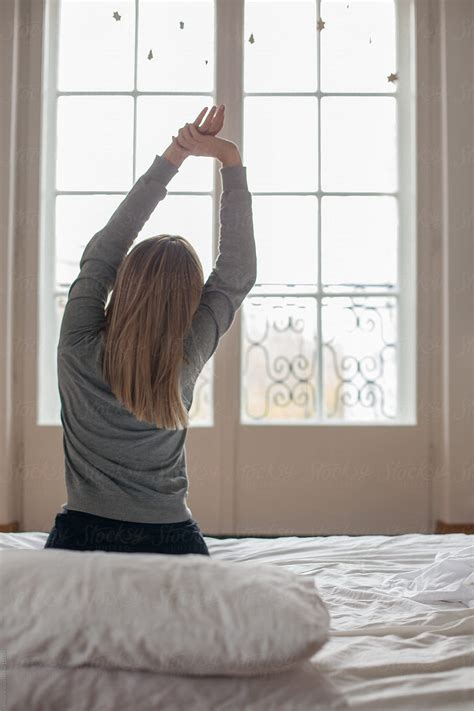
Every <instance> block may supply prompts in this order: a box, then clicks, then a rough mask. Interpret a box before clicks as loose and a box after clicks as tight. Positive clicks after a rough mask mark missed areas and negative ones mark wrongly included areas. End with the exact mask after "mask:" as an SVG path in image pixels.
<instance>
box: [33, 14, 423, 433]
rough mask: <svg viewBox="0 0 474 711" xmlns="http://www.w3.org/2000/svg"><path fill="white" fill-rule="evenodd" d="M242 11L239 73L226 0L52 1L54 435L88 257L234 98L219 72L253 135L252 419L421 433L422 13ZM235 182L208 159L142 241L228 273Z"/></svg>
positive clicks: (49, 217) (49, 372)
mask: <svg viewBox="0 0 474 711" xmlns="http://www.w3.org/2000/svg"><path fill="white" fill-rule="evenodd" d="M227 1H228V0H227ZM235 2H236V3H240V4H241V5H242V9H243V12H242V26H241V27H240V28H239V27H235V32H236V34H237V35H238V33H239V32H240V34H241V35H242V37H243V47H241V48H240V50H241V52H240V54H239V55H238V56H231V53H232V50H230V51H229V52H222V51H221V52H220V53H219V56H220V57H221V58H222V59H221V61H223V62H225V63H226V67H225V71H221V72H220V73H216V71H215V69H216V68H215V66H214V65H215V61H216V56H217V54H216V47H217V46H218V45H219V43H220V44H221V46H223V45H225V43H226V35H225V32H224V29H225V28H221V27H220V26H219V17H220V16H221V15H220V14H219V13H216V6H217V5H220V6H221V7H223V6H224V5H225V3H226V0H215V2H213V0H195V1H192V0H188V1H187V2H181V1H180V0H173V1H168V2H163V1H162V0H120V1H119V2H116V1H115V0H113V1H112V0H91V1H89V0H50V2H49V5H48V12H47V33H46V37H47V43H46V44H47V50H46V53H45V88H46V91H45V110H44V122H43V131H44V136H43V139H44V140H43V154H44V160H43V180H42V186H43V187H42V198H43V200H42V205H43V215H42V223H43V228H42V242H41V244H42V252H41V295H40V296H41V299H40V302H41V304H40V305H41V314H40V315H41V330H40V344H41V345H40V378H39V388H40V393H39V395H40V397H39V400H40V421H41V422H42V423H51V424H57V423H59V402H58V398H57V395H56V392H57V386H56V380H55V378H56V375H55V346H56V343H57V336H58V330H59V324H60V319H61V316H62V309H63V307H64V303H65V298H66V294H67V290H68V288H69V285H70V283H71V282H72V280H73V279H74V278H75V276H76V274H77V270H78V264H79V259H80V255H81V252H82V250H83V248H84V246H85V244H86V243H87V241H88V240H89V239H90V238H91V237H92V235H93V234H94V233H95V232H96V231H97V230H98V229H100V228H101V227H102V226H103V225H104V224H105V223H106V222H107V220H108V218H109V217H110V215H111V213H112V212H113V210H114V209H115V207H116V206H117V205H118V204H119V202H120V201H121V200H122V199H123V197H124V196H125V194H126V192H127V191H128V190H129V188H130V187H131V184H132V182H134V181H135V180H136V179H137V178H138V177H139V175H140V174H141V173H142V172H143V171H144V170H146V168H147V167H148V166H149V164H150V163H151V162H152V160H153V158H154V156H155V154H156V153H158V152H161V151H162V150H164V148H165V147H166V145H167V142H168V141H169V139H170V137H171V135H172V134H173V133H176V131H177V128H178V127H179V126H180V125H182V123H183V122H184V121H187V120H190V117H193V116H195V115H196V114H197V113H198V112H199V110H200V109H201V108H202V107H203V106H205V105H207V106H210V105H211V104H212V103H217V102H220V101H221V99H220V94H221V88H220V87H219V85H215V77H216V76H217V75H218V76H220V77H226V80H227V81H231V82H232V81H233V80H234V79H235V86H240V85H242V86H243V93H242V96H238V97H237V100H236V102H235V103H233V104H232V107H233V108H232V110H233V111H235V116H234V117H230V116H229V115H228V120H229V119H230V121H231V123H232V124H233V125H237V126H239V125H240V126H241V129H242V130H241V136H240V139H241V141H242V149H243V159H244V164H245V165H247V166H248V179H249V188H250V190H251V191H252V195H253V206H254V224H255V236H256V241H257V252H258V278H257V284H256V286H255V288H254V290H253V292H252V294H250V295H249V297H248V298H247V299H246V301H245V303H244V306H243V309H242V312H241V319H240V320H239V321H238V323H239V324H240V328H241V373H240V391H241V398H240V411H241V415H240V418H241V422H242V423H243V424H285V423H289V424H305V423H307V424H330V423H334V424H337V423H339V424H340V423H342V424H347V423H350V424H355V423H360V424H380V423H382V424H392V423H399V422H402V423H406V422H413V421H414V417H415V407H414V402H415V385H416V383H415V369H414V363H415V358H414V352H415V326H416V323H415V299H414V293H415V289H414V287H415V284H414V273H415V263H414V261H415V252H416V250H415V230H414V219H415V209H414V207H415V206H414V171H413V165H412V161H413V155H414V141H413V137H412V134H413V130H412V126H413V115H412V114H413V111H412V103H413V80H412V74H413V67H412V56H411V54H410V50H411V46H412V44H411V35H410V33H411V26H412V25H411V18H410V9H411V2H410V0H365V1H363V0H235ZM223 11H224V10H223ZM55 40H56V41H55ZM229 46H231V47H235V43H231V45H229ZM239 80H242V81H241V82H239ZM233 119H235V120H233ZM236 139H239V137H238V136H236ZM215 178H216V172H215V171H214V172H213V165H212V162H211V161H208V160H202V159H196V158H190V159H188V160H187V161H186V162H185V163H184V164H183V166H182V167H181V168H180V172H179V174H178V175H177V176H176V177H175V178H174V179H173V181H172V183H170V185H169V186H168V192H169V195H168V197H167V198H166V200H165V201H164V202H162V203H161V204H160V206H159V207H158V209H157V211H156V213H155V214H154V215H153V216H152V217H151V218H150V220H149V222H148V223H147V224H146V226H145V228H144V230H143V232H142V233H141V234H140V237H139V240H140V239H146V238H147V237H149V236H151V235H153V234H159V233H161V232H172V233H178V234H182V235H184V236H186V237H187V238H188V239H190V240H191V241H192V242H193V243H194V244H195V245H196V248H197V250H198V252H199V255H200V257H201V260H202V262H203V266H204V269H205V271H206V272H209V270H210V268H211V265H212V259H213V256H214V255H215V246H216V243H217V233H218V221H217V220H216V216H217V214H218V213H217V211H216V195H215V187H216V184H215ZM235 377H236V378H238V377H239V374H238V373H235ZM212 383H213V369H212V362H211V363H210V364H209V365H208V367H206V369H205V370H204V372H203V373H202V376H201V378H200V380H199V382H198V384H197V387H196V393H195V398H194V402H193V410H192V418H193V420H192V421H193V423H194V424H199V425H210V424H212V421H213V405H212V402H213V397H212V395H213V388H212ZM225 386H226V384H225V383H220V384H218V387H225ZM53 393H54V396H53ZM234 405H235V406H237V407H238V404H235V403H234Z"/></svg>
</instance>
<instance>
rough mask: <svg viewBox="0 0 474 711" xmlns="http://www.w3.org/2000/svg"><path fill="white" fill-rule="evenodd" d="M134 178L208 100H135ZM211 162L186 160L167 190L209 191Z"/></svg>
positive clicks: (193, 98)
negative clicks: (135, 146) (135, 166)
mask: <svg viewBox="0 0 474 711" xmlns="http://www.w3.org/2000/svg"><path fill="white" fill-rule="evenodd" d="M137 102H138V104H137V119H138V120H137V159H136V160H137V175H141V174H142V173H143V172H144V171H145V170H146V169H147V168H148V167H149V166H150V164H151V163H152V162H153V159H154V157H155V155H156V154H160V155H161V154H162V153H163V152H164V151H165V149H166V148H167V146H168V145H169V144H170V143H171V140H172V136H177V135H178V131H179V129H180V128H181V127H182V126H184V124H185V123H191V122H192V121H194V119H195V118H196V117H197V115H198V114H199V112H200V111H201V110H202V109H203V108H204V107H205V106H207V107H209V108H210V107H211V106H212V105H213V100H212V97H209V96H140V97H138V99H137ZM214 162H215V161H214V159H213V158H204V157H201V156H199V157H196V156H189V157H188V158H186V160H185V161H184V163H182V164H181V166H180V168H179V172H178V173H177V174H176V175H175V176H174V177H173V178H172V180H171V181H170V183H169V185H168V190H172V191H186V190H193V191H194V190H195V191H201V190H202V191H207V190H208V191H211V190H212V186H213V169H214Z"/></svg>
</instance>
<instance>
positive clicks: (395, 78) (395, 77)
mask: <svg viewBox="0 0 474 711" xmlns="http://www.w3.org/2000/svg"><path fill="white" fill-rule="evenodd" d="M387 80H388V81H390V82H392V84H395V82H396V81H398V74H397V73H396V72H395V74H393V72H392V74H389V75H388V77H387Z"/></svg>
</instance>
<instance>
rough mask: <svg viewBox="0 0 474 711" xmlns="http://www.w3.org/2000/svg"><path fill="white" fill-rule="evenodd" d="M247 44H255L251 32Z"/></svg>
mask: <svg viewBox="0 0 474 711" xmlns="http://www.w3.org/2000/svg"><path fill="white" fill-rule="evenodd" d="M249 42H250V44H253V43H254V42H255V37H254V36H253V32H252V34H251V35H250V37H249Z"/></svg>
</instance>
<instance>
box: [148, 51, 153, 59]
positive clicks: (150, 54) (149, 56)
mask: <svg viewBox="0 0 474 711" xmlns="http://www.w3.org/2000/svg"><path fill="white" fill-rule="evenodd" d="M147 59H153V52H152V50H151V49H150V51H149V52H148V57H147Z"/></svg>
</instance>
